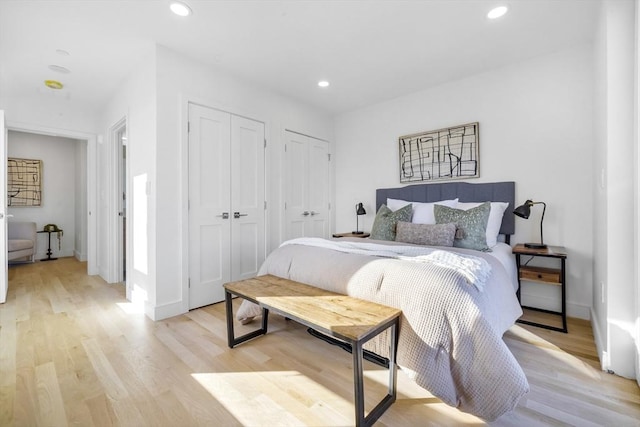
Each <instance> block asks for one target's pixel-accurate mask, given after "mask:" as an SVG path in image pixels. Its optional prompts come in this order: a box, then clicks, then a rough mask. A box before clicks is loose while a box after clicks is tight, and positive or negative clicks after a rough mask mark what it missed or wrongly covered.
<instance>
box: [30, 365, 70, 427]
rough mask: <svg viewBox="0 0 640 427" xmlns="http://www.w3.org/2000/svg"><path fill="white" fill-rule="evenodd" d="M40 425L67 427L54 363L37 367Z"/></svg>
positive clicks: (36, 378)
mask: <svg viewBox="0 0 640 427" xmlns="http://www.w3.org/2000/svg"><path fill="white" fill-rule="evenodd" d="M35 374H36V375H35V380H36V389H37V393H38V409H39V411H38V414H39V417H38V418H39V422H38V424H39V425H53V426H61V427H62V426H66V425H68V424H67V414H66V412H65V408H64V402H63V400H62V395H61V393H60V387H59V382H58V376H57V374H56V368H55V366H54V365H53V362H47V363H45V364H42V365H39V366H37V367H36V372H35Z"/></svg>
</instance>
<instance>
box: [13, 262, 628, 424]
mask: <svg viewBox="0 0 640 427" xmlns="http://www.w3.org/2000/svg"><path fill="white" fill-rule="evenodd" d="M85 271H86V264H84V263H80V262H78V261H76V260H74V259H72V258H61V259H59V260H57V261H51V262H47V263H34V264H26V265H20V266H17V267H13V266H12V267H11V268H10V269H9V293H8V296H7V297H8V298H7V302H6V303H5V304H3V305H0V425H2V426H38V425H65V424H67V425H79V426H83V427H84V426H128V425H131V426H147V425H149V426H151V425H152V426H171V427H172V426H178V425H179V426H201V425H202V426H212V425H216V426H218V425H219V426H241V425H251V426H253V425H296V426H300V425H309V426H341V427H342V426H348V425H352V424H353V412H354V410H353V373H352V371H351V369H352V368H351V364H352V359H351V355H350V354H349V353H347V352H345V351H342V350H340V349H338V348H337V347H335V346H331V345H328V344H327V343H325V342H323V341H320V340H318V339H316V338H314V337H312V336H311V335H310V334H308V333H307V331H306V329H307V328H306V327H303V326H302V325H299V324H297V323H295V322H292V321H286V320H285V319H283V318H282V317H280V316H276V315H273V316H270V321H269V333H268V334H267V335H266V336H263V337H260V338H258V339H255V340H252V341H250V342H247V343H244V344H242V345H240V346H238V347H236V348H234V349H229V348H228V346H227V341H226V340H227V336H226V318H225V309H224V304H214V305H212V306H208V307H203V308H201V309H198V310H193V311H191V312H189V313H187V314H185V315H182V316H176V317H174V318H171V319H166V320H163V321H158V322H153V321H151V320H150V319H148V318H147V317H146V316H144V314H141V313H135V312H131V311H130V310H128V309H127V307H129V306H128V305H127V304H128V303H127V301H126V300H125V298H124V296H125V290H124V286H122V285H119V284H118V285H108V284H106V283H105V282H104V281H102V279H100V278H99V277H95V276H87V275H86V274H85ZM238 303H239V301H234V305H235V306H236V309H237V305H238ZM255 327H256V325H255V324H254V325H251V324H250V325H239V324H238V325H237V328H238V329H237V331H236V332H237V333H238V334H241V333H244V332H248V331H250V330H253V329H255ZM504 341H505V343H506V344H507V346H508V347H509V349H510V350H511V351H512V353H513V354H514V356H515V358H516V359H517V360H518V362H519V363H520V365H521V366H522V368H523V370H524V371H525V374H526V375H527V378H528V380H529V383H530V385H531V392H530V393H529V394H528V395H526V396H525V397H524V398H523V399H521V401H520V402H519V404H518V406H517V408H516V409H515V410H514V411H512V412H510V413H508V414H505V415H504V416H502V417H501V418H499V419H498V420H496V421H495V422H492V423H486V422H484V421H483V420H480V419H478V418H476V417H474V416H472V415H469V414H465V413H463V412H460V411H458V410H457V409H455V408H452V407H450V406H448V405H446V404H444V403H442V402H441V401H440V400H439V399H437V398H436V397H434V396H433V395H432V394H431V393H429V392H428V391H426V390H424V389H422V388H420V387H418V386H417V385H415V384H414V383H413V382H411V381H409V380H408V378H407V377H406V375H404V373H403V372H402V371H400V372H399V375H398V400H397V401H396V403H394V404H393V405H392V406H391V408H389V410H387V412H385V413H384V414H383V415H382V417H381V418H380V419H379V420H378V421H377V423H376V426H389V427H391V426H393V427H397V426H399V427H404V426H417V425H420V426H461V425H485V424H489V425H493V426H506V427H516V426H518V427H520V426H527V427H529V426H566V425H579V426H589V425H605V426H614V425H615V426H639V425H640V423H638V420H640V390H639V389H638V385H637V384H636V383H635V381H632V380H627V379H624V378H621V377H618V376H616V375H611V374H608V373H606V372H602V371H601V370H600V363H599V361H598V356H597V352H596V349H595V345H594V343H593V333H592V331H591V328H590V324H589V322H586V321H583V320H577V319H569V334H563V333H560V332H555V331H548V330H545V329H541V328H536V327H533V326H525V325H520V324H517V325H515V326H513V327H512V328H511V329H510V330H509V331H507V333H506V334H505V336H504ZM365 384H366V385H365V403H366V405H367V407H368V408H370V406H371V403H372V402H373V401H375V400H376V399H377V398H378V396H379V393H384V391H385V387H386V372H385V371H383V370H381V369H380V368H379V367H377V366H375V365H371V364H370V363H368V362H367V363H365ZM51 420H55V424H54V423H52V422H49V421H51Z"/></svg>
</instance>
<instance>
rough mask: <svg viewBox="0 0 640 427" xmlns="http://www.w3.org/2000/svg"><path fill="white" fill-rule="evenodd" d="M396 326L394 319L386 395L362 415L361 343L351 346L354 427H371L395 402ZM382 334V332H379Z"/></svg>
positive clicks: (357, 342)
mask: <svg viewBox="0 0 640 427" xmlns="http://www.w3.org/2000/svg"><path fill="white" fill-rule="evenodd" d="M398 324H399V319H398V318H396V319H395V321H394V322H393V323H392V324H391V326H390V328H391V337H390V339H391V342H390V343H389V344H390V350H391V351H390V355H389V389H388V392H387V395H386V396H385V397H383V398H382V400H381V401H380V402H379V403H378V404H377V405H376V407H375V408H373V409H372V410H371V412H369V415H367V416H366V417H365V415H364V373H363V366H362V358H363V350H362V345H363V344H364V342H363V341H356V342H353V343H352V344H351V346H352V353H353V388H354V393H355V396H354V400H355V402H354V404H355V412H356V426H357V427H359V426H372V425H373V423H375V422H376V420H377V419H378V418H380V416H381V415H382V414H383V413H384V411H386V410H387V409H388V408H389V406H391V405H392V404H393V402H395V401H396V390H397V386H398V376H397V372H398V371H397V370H398V367H397V365H396V353H397V351H398ZM380 332H382V331H380Z"/></svg>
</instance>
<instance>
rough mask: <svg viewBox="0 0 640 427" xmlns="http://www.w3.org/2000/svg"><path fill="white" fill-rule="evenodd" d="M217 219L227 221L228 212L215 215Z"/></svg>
mask: <svg viewBox="0 0 640 427" xmlns="http://www.w3.org/2000/svg"><path fill="white" fill-rule="evenodd" d="M216 217H217V218H222V219H229V212H222V214H220V215H216Z"/></svg>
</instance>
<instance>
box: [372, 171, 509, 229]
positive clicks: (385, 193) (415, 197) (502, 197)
mask: <svg viewBox="0 0 640 427" xmlns="http://www.w3.org/2000/svg"><path fill="white" fill-rule="evenodd" d="M515 190H516V185H515V182H489V183H477V184H474V183H470V182H442V183H435V184H417V185H409V186H406V187H399V188H379V189H378V190H376V211H377V210H378V209H379V208H380V206H381V205H382V204H384V203H387V198H391V199H402V200H411V201H412V202H437V201H440V200H451V199H455V198H456V197H457V198H458V199H459V200H460V201H461V202H486V201H491V202H508V203H509V206H508V207H507V210H505V212H504V216H503V217H502V226H501V227H500V234H504V235H505V236H506V237H507V241H508V238H509V236H511V235H512V234H514V233H515V231H516V220H515V217H514V215H513V214H512V212H513V209H514V207H515Z"/></svg>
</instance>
